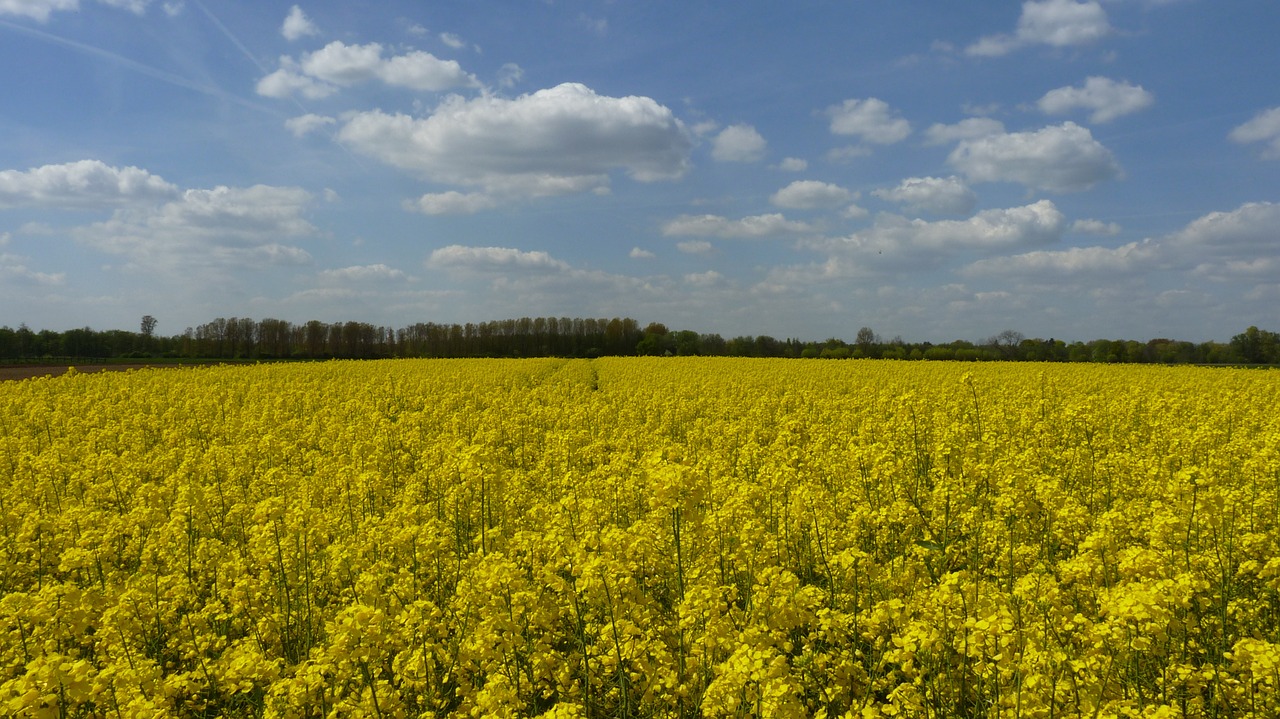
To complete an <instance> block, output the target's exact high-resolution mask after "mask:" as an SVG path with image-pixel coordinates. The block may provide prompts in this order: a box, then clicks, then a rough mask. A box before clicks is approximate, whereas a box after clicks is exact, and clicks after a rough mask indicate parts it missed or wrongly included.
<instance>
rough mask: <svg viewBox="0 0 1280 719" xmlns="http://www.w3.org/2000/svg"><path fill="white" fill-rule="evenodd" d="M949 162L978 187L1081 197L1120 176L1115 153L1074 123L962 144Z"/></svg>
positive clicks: (954, 151)
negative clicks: (1013, 186)
mask: <svg viewBox="0 0 1280 719" xmlns="http://www.w3.org/2000/svg"><path fill="white" fill-rule="evenodd" d="M947 162H948V163H949V164H950V165H951V166H952V167H954V168H956V169H958V170H960V171H961V172H963V173H964V174H965V176H966V177H968V179H969V180H971V181H973V182H1003V181H1007V182H1020V183H1022V184H1024V185H1027V186H1028V187H1034V188H1038V189H1042V190H1049V191H1052V192H1076V191H1080V190H1087V189H1089V188H1090V187H1093V186H1094V185H1096V184H1098V183H1099V182H1102V181H1104V180H1110V179H1112V178H1115V177H1118V176H1119V175H1120V165H1119V164H1118V163H1117V162H1116V159H1115V157H1114V156H1113V155H1112V154H1111V151H1110V150H1108V149H1107V148H1106V147H1104V146H1103V145H1102V144H1101V143H1099V142H1098V141H1097V140H1094V139H1093V134H1092V133H1090V132H1089V130H1087V129H1086V128H1083V127H1081V126H1079V125H1077V124H1075V123H1074V122H1065V123H1063V124H1061V125H1054V126H1050V127H1046V128H1043V129H1041V130H1037V131H1035V132H1015V133H1009V134H1004V135H992V136H991V137H984V138H980V139H976V140H965V141H963V142H961V143H960V144H959V145H958V146H957V147H956V149H955V150H953V151H952V152H951V155H950V156H949V157H948V158H947Z"/></svg>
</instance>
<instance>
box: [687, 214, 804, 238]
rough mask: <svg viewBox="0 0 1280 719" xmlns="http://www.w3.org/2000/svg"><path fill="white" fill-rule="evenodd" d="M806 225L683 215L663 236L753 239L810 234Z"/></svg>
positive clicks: (776, 218) (771, 217) (767, 218)
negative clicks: (801, 233)
mask: <svg viewBox="0 0 1280 719" xmlns="http://www.w3.org/2000/svg"><path fill="white" fill-rule="evenodd" d="M811 231H813V228H812V227H810V226H809V225H808V224H806V223H803V222H795V221H793V220H788V219H787V218H785V217H783V216H782V215H781V214H778V213H773V214H768V215H752V216H750V217H744V218H742V219H740V220H730V219H729V218H727V217H721V216H720V215H681V216H679V217H677V218H675V219H674V220H671V221H670V222H667V223H666V224H665V225H663V226H662V234H664V235H666V236H668V237H673V236H688V237H722V238H726V239H728V238H753V237H774V236H777V235H786V234H795V233H798V232H811Z"/></svg>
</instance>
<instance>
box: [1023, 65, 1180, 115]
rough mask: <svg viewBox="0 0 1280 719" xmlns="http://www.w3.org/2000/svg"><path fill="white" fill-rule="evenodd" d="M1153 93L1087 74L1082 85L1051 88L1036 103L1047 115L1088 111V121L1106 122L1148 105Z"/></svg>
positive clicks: (1152, 100)
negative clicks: (1088, 76) (1087, 76)
mask: <svg viewBox="0 0 1280 719" xmlns="http://www.w3.org/2000/svg"><path fill="white" fill-rule="evenodd" d="M1155 101H1156V98H1155V95H1152V94H1151V93H1150V92H1147V91H1146V90H1144V89H1143V88H1142V86H1140V85H1131V84H1129V83H1127V82H1116V81H1115V80H1112V79H1110V78H1106V77H1096V76H1095V77H1090V78H1088V79H1087V80H1085V82H1084V85H1083V86H1081V87H1060V88H1058V89H1056V90H1050V91H1049V92H1047V93H1045V96H1044V97H1042V98H1040V101H1039V102H1037V103H1036V106H1037V107H1039V108H1040V111H1041V112H1043V113H1045V114H1046V115H1065V114H1068V113H1071V112H1074V111H1076V110H1090V111H1092V112H1091V113H1090V115H1089V121H1090V122H1096V123H1106V122H1111V121H1112V120H1114V119H1116V118H1117V117H1123V116H1125V115H1130V114H1133V113H1135V112H1138V111H1140V110H1145V109H1146V108H1148V107H1151V105H1152V103H1154V102H1155Z"/></svg>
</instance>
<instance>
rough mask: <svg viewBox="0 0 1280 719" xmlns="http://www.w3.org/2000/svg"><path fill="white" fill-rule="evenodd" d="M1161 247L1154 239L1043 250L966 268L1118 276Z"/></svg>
mask: <svg viewBox="0 0 1280 719" xmlns="http://www.w3.org/2000/svg"><path fill="white" fill-rule="evenodd" d="M1157 252H1158V248H1157V246H1156V245H1155V244H1153V243H1152V242H1151V241H1149V240H1148V241H1143V242H1130V243H1129V244H1127V245H1123V246H1121V247H1116V248H1109V247H1072V248H1070V249H1066V250H1052V251H1049V250H1039V251H1036V252H1027V253H1024V254H1020V255H1012V256H1009V257H993V258H990V259H985V260H979V261H977V262H974V263H973V264H971V265H969V266H968V267H965V268H964V269H962V270H961V271H960V274H962V275H964V276H966V277H989V276H1006V277H1013V278H1017V279H1029V278H1035V277H1046V276H1051V277H1064V276H1073V275H1098V274H1105V275H1117V274H1126V273H1130V272H1134V271H1137V270H1140V269H1144V268H1146V267H1148V266H1149V265H1150V263H1151V261H1152V260H1153V259H1154V258H1155V257H1156V254H1157Z"/></svg>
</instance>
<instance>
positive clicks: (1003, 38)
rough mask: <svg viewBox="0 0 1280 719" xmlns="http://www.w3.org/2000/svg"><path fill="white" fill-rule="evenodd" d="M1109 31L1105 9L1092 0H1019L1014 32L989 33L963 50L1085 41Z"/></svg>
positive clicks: (992, 51)
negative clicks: (1018, 14) (1020, 7)
mask: <svg viewBox="0 0 1280 719" xmlns="http://www.w3.org/2000/svg"><path fill="white" fill-rule="evenodd" d="M1111 32H1112V28H1111V23H1110V22H1109V21H1108V20H1107V11H1106V10H1103V9H1102V5H1100V4H1099V3H1097V2H1096V1H1095V0H1089V1H1088V2H1076V0H1039V1H1037V0H1030V1H1029V2H1024V3H1022V15H1021V16H1020V17H1019V18H1018V28H1017V30H1016V31H1015V32H1014V34H1013V35H989V36H987V37H984V38H982V39H980V40H978V42H976V43H974V44H973V45H970V46H969V47H968V48H966V49H965V52H966V53H967V54H969V55H976V56H985V57H995V56H999V55H1005V54H1008V53H1010V52H1012V51H1014V50H1016V49H1018V48H1021V47H1025V46H1027V45H1049V46H1051V47H1071V46H1074V45H1087V44H1089V43H1092V42H1096V41H1098V40H1101V39H1102V38H1104V37H1106V36H1107V35H1110V34H1111Z"/></svg>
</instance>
